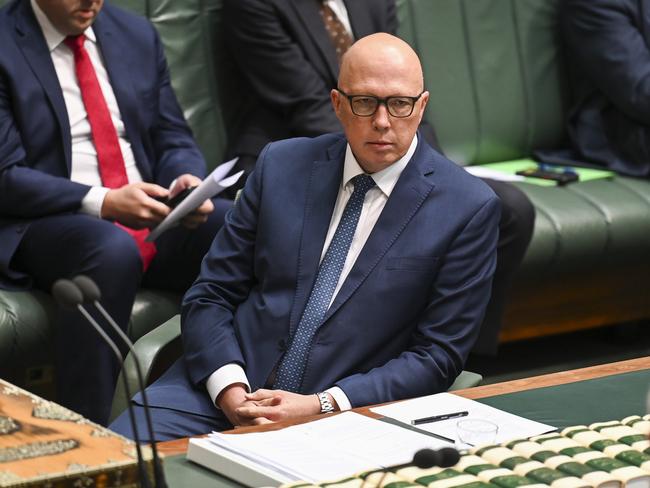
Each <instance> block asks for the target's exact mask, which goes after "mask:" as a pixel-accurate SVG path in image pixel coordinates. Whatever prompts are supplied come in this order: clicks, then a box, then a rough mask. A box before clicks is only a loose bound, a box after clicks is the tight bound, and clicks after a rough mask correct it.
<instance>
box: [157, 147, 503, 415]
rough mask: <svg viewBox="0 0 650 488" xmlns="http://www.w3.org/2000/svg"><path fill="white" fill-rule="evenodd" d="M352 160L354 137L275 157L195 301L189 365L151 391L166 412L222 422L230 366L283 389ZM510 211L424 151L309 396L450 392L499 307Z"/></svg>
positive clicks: (360, 268) (326, 343) (347, 285)
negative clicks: (281, 370)
mask: <svg viewBox="0 0 650 488" xmlns="http://www.w3.org/2000/svg"><path fill="white" fill-rule="evenodd" d="M345 149H346V140H345V138H344V137H343V136H342V135H340V134H328V135H324V136H320V137H318V138H315V139H307V138H301V139H291V140H285V141H280V142H276V143H271V144H270V145H268V146H267V147H266V148H265V149H264V151H263V152H262V154H261V155H260V158H259V160H258V162H257V165H256V169H255V170H254V171H253V173H252V174H251V176H250V177H249V179H248V181H247V183H246V187H245V189H244V191H243V193H242V195H241V197H240V198H239V200H238V201H237V203H236V205H235V207H234V208H233V210H232V211H231V212H230V213H229V214H228V216H227V218H226V224H225V225H224V227H223V228H222V229H221V231H220V232H219V234H218V235H217V237H216V238H215V241H214V242H213V245H212V247H211V249H210V251H209V252H208V254H207V255H206V257H205V259H204V261H203V265H202V268H201V273H200V275H199V278H198V279H197V281H196V282H195V283H194V285H193V286H192V288H191V289H190V290H189V291H188V292H187V294H186V296H185V298H184V303H183V308H182V338H183V345H184V351H185V352H184V367H178V366H179V365H177V367H175V368H174V369H173V370H172V371H171V372H170V373H168V374H166V375H165V376H163V379H161V380H160V381H159V382H157V383H155V384H154V385H152V387H150V388H149V389H148V390H147V391H148V395H149V401H150V402H151V403H152V405H154V406H161V407H167V408H172V409H175V410H184V411H189V412H193V413H198V414H202V415H213V416H214V415H216V409H215V408H214V406H213V405H212V404H211V401H210V400H209V399H208V395H207V393H206V392H205V388H204V386H203V383H204V381H205V380H206V378H207V377H208V376H209V375H210V374H211V373H213V372H214V371H215V370H216V369H218V368H219V367H221V366H223V365H225V364H228V363H238V364H240V365H241V366H242V367H243V368H244V370H245V371H246V374H247V376H248V379H249V381H250V383H251V387H252V388H253V389H256V388H260V387H263V386H264V385H268V384H272V380H271V379H270V375H271V373H272V371H273V370H274V369H275V366H276V365H277V364H278V362H279V360H280V358H281V357H282V354H283V353H284V351H285V350H286V347H287V343H288V341H289V338H290V337H291V335H292V333H293V332H294V331H295V329H296V327H297V325H298V322H299V320H300V316H301V314H302V312H303V310H304V308H305V305H306V303H307V299H308V297H309V294H310V291H311V289H312V286H313V284H314V281H315V279H316V274H317V271H318V266H319V260H320V256H321V251H322V249H323V244H324V241H325V236H326V234H327V230H328V227H329V223H330V219H331V216H332V212H333V209H334V204H335V201H336V197H337V193H338V191H339V187H340V184H341V180H342V175H343V160H344V155H345ZM499 205H500V204H499V200H498V199H497V197H496V196H495V195H494V193H492V191H491V190H490V189H489V188H488V187H487V185H485V184H484V183H483V182H482V181H480V180H479V179H477V178H474V177H473V176H471V175H469V174H468V173H467V172H465V170H463V169H462V168H460V167H458V166H457V165H455V164H454V163H452V162H451V161H449V160H447V159H446V158H444V157H443V156H441V155H440V154H439V153H437V152H435V151H434V150H433V149H431V148H430V147H429V146H428V145H427V144H426V143H424V142H420V143H419V145H418V148H417V150H416V152H415V155H414V156H413V158H412V159H411V161H410V162H409V163H408V165H407V166H406V168H405V169H404V171H403V173H402V175H401V176H400V178H399V180H398V182H397V184H396V186H395V188H394V190H393V192H392V194H391V195H390V198H389V199H388V201H387V203H386V206H385V208H384V210H383V212H382V213H381V215H380V217H379V219H378V221H377V223H376V225H375V227H374V229H373V231H372V233H371V234H370V237H369V238H368V240H367V242H366V244H365V246H364V247H363V249H362V251H361V253H360V255H359V257H358V259H357V261H356V262H355V264H354V266H353V268H352V270H351V271H350V274H349V275H348V277H347V279H346V280H345V282H344V283H343V285H342V287H341V289H340V291H339V292H338V294H337V295H336V297H335V299H334V302H333V303H332V305H331V307H330V309H329V310H328V312H327V314H326V317H325V319H324V322H323V324H322V326H321V327H320V328H319V329H318V331H317V332H316V335H315V337H314V342H313V346H312V348H311V351H310V354H309V362H308V364H307V367H306V370H305V375H304V379H303V386H302V392H303V393H314V392H317V391H320V390H323V389H326V388H328V387H331V386H333V385H338V386H339V387H340V388H342V389H343V391H344V392H345V394H346V395H347V396H348V398H349V399H350V401H351V403H352V405H353V406H355V407H356V406H360V405H368V404H374V403H380V402H386V401H390V400H397V399H400V398H407V397H414V396H418V395H426V394H430V393H434V392H440V391H444V390H446V389H447V388H448V387H449V386H450V385H451V383H452V382H453V380H454V379H455V378H456V376H457V375H458V374H459V373H460V371H461V370H462V368H463V364H464V362H465V359H466V357H467V355H468V353H469V351H470V349H471V347H472V344H473V343H474V340H475V339H476V336H477V334H478V331H479V327H480V325H481V321H482V318H483V312H484V309H485V305H486V303H487V301H488V298H489V296H490V286H491V281H492V274H493V272H494V267H495V261H496V254H495V249H496V242H497V234H498V228H497V226H498V221H499V216H500V207H499ZM184 370H185V371H184ZM191 389H194V390H195V393H194V394H188V392H189V390H191Z"/></svg>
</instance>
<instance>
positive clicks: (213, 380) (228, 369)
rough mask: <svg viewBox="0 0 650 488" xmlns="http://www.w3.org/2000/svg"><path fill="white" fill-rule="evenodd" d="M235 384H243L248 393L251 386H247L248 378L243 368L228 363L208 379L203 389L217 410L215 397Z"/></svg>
mask: <svg viewBox="0 0 650 488" xmlns="http://www.w3.org/2000/svg"><path fill="white" fill-rule="evenodd" d="M235 383H243V384H244V385H245V386H246V390H247V391H248V392H249V393H250V391H251V385H250V384H248V378H246V373H245V372H244V368H242V367H241V366H240V365H239V364H237V363H229V364H226V365H224V366H221V367H220V368H219V369H218V370H216V371H215V372H214V373H212V374H211V375H210V376H209V377H208V381H207V382H206V383H205V387H206V388H207V390H208V395H209V396H210V399H211V400H212V403H213V404H214V405H215V406H216V407H217V408H219V405H217V397H218V396H219V394H220V393H221V392H222V391H223V390H224V389H226V388H227V387H229V386H230V385H234V384H235Z"/></svg>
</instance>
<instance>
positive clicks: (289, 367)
mask: <svg viewBox="0 0 650 488" xmlns="http://www.w3.org/2000/svg"><path fill="white" fill-rule="evenodd" d="M352 183H353V184H354V192H352V196H351V197H350V200H348V203H347V205H346V206H345V210H343V216H342V217H341V221H340V222H339V225H338V227H337V228H336V232H335V233H334V237H333V238H332V242H331V243H330V246H329V248H328V249H327V252H326V253H325V257H324V258H323V261H322V262H321V264H320V268H319V269H318V276H317V277H316V282H315V283H314V288H312V290H311V295H309V300H308V301H307V306H306V307H305V311H304V312H303V314H302V318H301V319H300V323H299V324H298V327H297V328H296V332H295V334H294V336H293V339H292V341H291V345H290V346H289V349H288V351H287V352H286V354H285V355H284V357H283V358H282V362H281V363H280V367H279V368H278V371H277V375H276V378H275V384H274V385H273V386H274V388H276V389H280V390H287V391H294V392H298V391H300V385H301V383H302V375H303V373H304V371H305V364H306V363H307V356H308V355H309V350H310V349H311V342H312V340H313V338H314V334H316V331H317V330H318V328H319V327H320V325H321V323H322V321H323V317H324V316H325V312H327V309H328V308H329V304H330V301H331V300H332V295H333V294H334V290H335V289H336V285H337V284H338V282H339V277H340V276H341V270H342V269H343V265H344V264H345V258H346V257H347V255H348V250H349V249H350V244H351V243H352V237H354V232H355V230H356V228H357V222H358V221H359V216H360V215H361V208H362V207H363V200H364V198H365V196H366V193H367V192H368V190H370V189H371V188H372V187H373V186H375V181H374V180H373V179H372V178H371V177H370V176H368V175H364V174H361V175H357V176H355V177H354V178H352Z"/></svg>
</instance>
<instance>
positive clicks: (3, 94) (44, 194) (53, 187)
mask: <svg viewBox="0 0 650 488" xmlns="http://www.w3.org/2000/svg"><path fill="white" fill-rule="evenodd" d="M25 157H26V154H25V148H24V146H23V142H22V139H21V137H20V133H19V131H18V129H17V127H16V123H15V119H14V113H13V108H12V104H11V96H10V92H9V87H8V84H7V79H6V78H5V76H4V75H3V73H1V72H0V214H1V215H3V217H13V218H30V217H39V216H43V215H48V214H57V213H63V212H75V211H77V210H78V209H79V206H80V205H81V200H82V198H83V197H84V196H85V195H86V193H88V190H89V189H90V187H89V186H86V185H82V184H79V183H75V182H72V181H70V180H69V179H68V178H64V177H59V176H53V175H50V174H47V173H45V172H42V171H38V170H35V169H32V168H29V167H27V166H26V165H25ZM61 165H62V166H65V162H63V161H61Z"/></svg>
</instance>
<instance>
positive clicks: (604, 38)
mask: <svg viewBox="0 0 650 488" xmlns="http://www.w3.org/2000/svg"><path fill="white" fill-rule="evenodd" d="M561 25H562V34H563V37H564V42H565V44H566V51H567V61H568V63H567V65H568V67H569V74H570V80H571V84H572V89H573V99H574V104H573V106H572V108H571V111H570V114H569V119H568V127H569V136H570V139H571V143H572V146H573V147H572V149H573V151H574V152H575V153H576V154H575V155H572V156H575V157H576V158H578V159H581V160H583V161H586V162H589V163H596V164H598V165H602V166H605V167H607V168H609V169H611V170H614V171H617V172H618V173H621V174H624V175H629V176H639V177H648V176H650V1H648V0H564V2H563V3H562V9H561Z"/></svg>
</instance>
